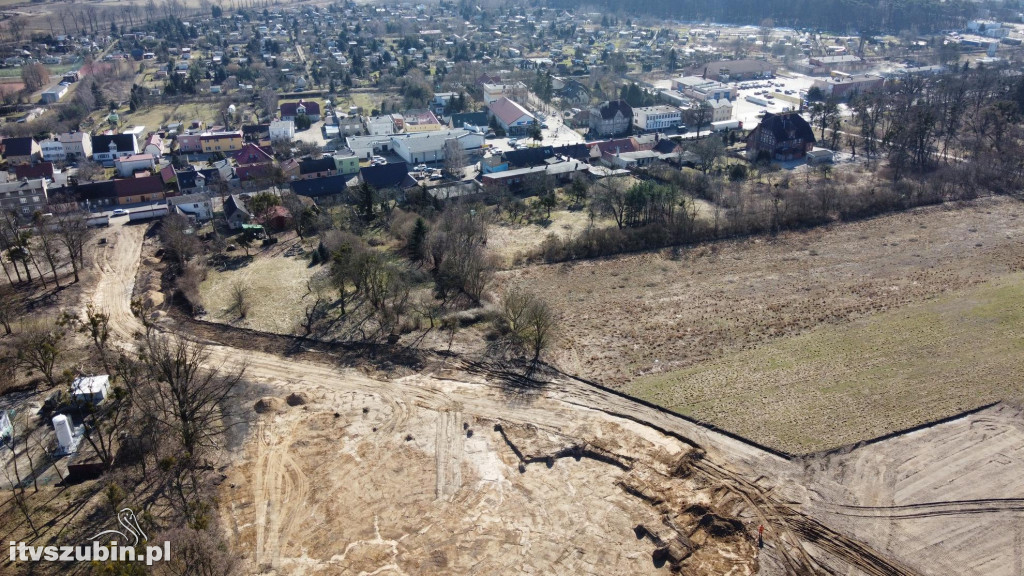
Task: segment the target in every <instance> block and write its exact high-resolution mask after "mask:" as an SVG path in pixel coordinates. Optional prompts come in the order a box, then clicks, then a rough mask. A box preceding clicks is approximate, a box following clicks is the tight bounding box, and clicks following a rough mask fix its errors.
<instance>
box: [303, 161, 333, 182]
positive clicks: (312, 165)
mask: <svg viewBox="0 0 1024 576" xmlns="http://www.w3.org/2000/svg"><path fill="white" fill-rule="evenodd" d="M337 172H338V165H337V163H335V161H334V158H332V157H330V156H323V157H320V158H317V159H313V158H304V159H302V160H300V161H299V175H298V179H299V180H309V179H311V178H323V177H325V176H333V175H334V174H337Z"/></svg>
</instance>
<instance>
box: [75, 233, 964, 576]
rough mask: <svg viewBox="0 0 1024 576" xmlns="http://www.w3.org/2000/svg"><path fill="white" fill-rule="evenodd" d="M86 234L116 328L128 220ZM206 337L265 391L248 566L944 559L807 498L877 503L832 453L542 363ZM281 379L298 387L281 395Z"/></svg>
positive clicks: (902, 563) (847, 569)
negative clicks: (526, 382)
mask: <svg viewBox="0 0 1024 576" xmlns="http://www.w3.org/2000/svg"><path fill="white" fill-rule="evenodd" d="M105 234H107V235H108V236H109V238H110V241H109V245H108V247H107V248H102V249H101V250H102V253H101V254H100V255H99V256H98V257H97V267H98V269H99V272H100V273H101V278H100V281H99V286H98V287H97V289H96V291H95V293H94V295H93V298H92V301H93V303H94V304H95V305H96V306H97V307H99V308H102V309H104V310H106V311H107V312H108V313H109V314H110V317H111V324H112V327H113V329H114V333H115V334H116V335H117V336H118V338H121V339H124V340H128V339H129V338H131V336H132V334H133V333H135V332H136V331H139V330H141V328H142V326H141V324H140V322H139V320H138V319H137V318H135V317H134V316H133V315H132V313H131V307H130V296H131V292H132V286H133V285H134V282H135V278H136V275H137V273H138V270H139V266H140V254H141V247H142V239H143V235H144V228H142V227H139V226H117V225H115V226H113V227H111V228H110V230H109V231H107V232H105ZM210 354H211V358H210V361H211V362H212V363H214V364H223V365H225V366H227V367H234V366H238V365H239V364H243V363H244V364H245V365H246V366H247V374H248V377H249V378H250V379H252V380H254V381H257V382H259V383H260V384H261V385H263V386H265V387H266V388H267V389H269V390H273V391H275V392H274V396H275V397H277V401H276V402H269V403H268V406H271V409H268V410H267V411H265V412H264V413H262V414H259V415H256V414H254V415H253V418H254V420H255V422H254V424H255V425H254V426H253V434H252V437H251V438H249V439H248V441H247V442H246V445H245V449H244V450H243V453H241V454H239V455H238V457H237V459H236V461H235V463H234V464H233V465H232V467H231V470H230V471H229V478H228V480H227V481H226V482H225V484H224V487H223V494H222V502H223V503H224V504H223V506H222V508H221V512H222V515H223V517H224V520H225V523H226V525H227V526H228V527H229V530H230V537H231V541H232V543H233V545H234V546H235V547H236V548H237V549H238V551H239V552H240V554H242V555H243V556H244V557H245V558H246V559H247V561H248V562H249V563H250V564H251V567H252V569H253V571H263V572H273V573H278V574H293V573H318V572H321V571H328V572H330V573H337V574H349V573H351V574H358V573H378V574H382V573H397V574H411V573H452V574H454V573H460V574H461V573H479V574H495V573H544V574H578V573H583V574H640V573H654V572H657V571H659V568H660V566H662V565H664V564H665V563H666V562H668V563H673V564H676V565H677V566H678V567H680V568H681V569H682V570H683V571H684V573H692V574H726V573H728V574H735V575H740V574H755V573H757V574H783V573H792V574H813V573H826V570H840V571H841V572H840V573H844V574H845V573H849V574H860V573H863V574H908V575H909V574H940V573H943V572H942V571H941V570H939V569H936V568H935V566H936V565H935V564H932V563H930V558H928V557H922V556H919V555H907V554H906V553H905V552H901V546H902V545H903V544H905V543H906V541H907V539H908V538H909V537H908V536H904V537H903V538H901V539H895V540H888V541H886V540H883V539H880V538H878V534H879V531H878V530H877V526H876V524H879V523H881V524H884V525H889V524H890V523H892V522H897V520H894V519H893V518H894V517H897V516H899V517H900V518H901V519H900V521H907V522H910V521H913V519H912V518H908V517H907V516H908V515H907V514H905V513H904V512H903V511H902V510H894V511H893V513H892V514H888V515H886V514H885V513H884V511H883V512H879V513H878V515H879V516H882V517H881V518H876V517H869V518H862V519H861V520H863V521H864V522H868V523H871V522H873V523H874V524H872V525H871V526H870V527H869V528H863V527H862V526H865V525H866V524H865V525H860V524H858V525H853V524H851V523H849V522H847V521H846V520H841V521H840V519H841V518H847V517H848V516H841V514H842V513H843V512H844V510H845V509H844V510H838V511H837V510H835V509H828V508H827V506H825V505H819V506H815V505H814V502H815V498H816V497H819V496H820V495H822V494H826V495H830V496H831V497H830V498H829V499H828V502H830V503H832V504H833V505H838V506H844V505H847V506H863V505H866V504H869V505H877V506H890V505H892V504H893V502H891V501H887V500H886V499H882V500H879V501H877V502H866V500H865V498H864V497H863V495H862V494H861V493H860V492H858V491H857V487H854V489H846V488H844V487H843V486H844V485H843V479H842V478H838V479H837V477H834V476H830V475H829V471H830V470H833V468H830V467H828V466H825V465H824V464H823V465H822V466H823V468H822V471H821V472H816V471H815V472H811V471H809V470H810V469H809V468H808V467H807V466H806V463H805V462H792V461H788V460H785V459H783V458H780V457H777V456H773V455H772V454H769V453H767V452H764V451H761V450H758V449H756V448H754V447H752V446H750V445H747V444H745V443H743V442H741V441H739V440H735V439H732V438H729V437H727V436H724V435H722V434H719V433H717V432H714V431H711V430H707V429H704V428H701V427H699V426H697V425H695V424H693V423H690V422H688V421H686V420H683V419H680V418H678V417H675V416H672V415H669V414H666V413H663V412H660V411H658V410H656V409H653V408H649V407H646V406H643V405H640V404H637V403H635V402H632V401H630V400H628V399H626V398H622V397H620V396H616V395H614V394H611V393H609V392H606V391H603V390H600V389H597V388H593V387H589V386H586V385H583V384H580V383H573V384H571V385H569V384H566V383H559V382H555V383H552V384H551V385H549V386H548V387H547V388H545V389H544V390H543V392H542V393H540V394H537V395H535V396H530V397H526V398H523V397H515V396H510V395H509V394H508V393H507V390H506V389H503V388H502V386H500V385H499V384H498V383H496V382H493V381H491V380H489V379H487V378H484V377H482V376H477V375H472V374H467V373H465V372H462V371H454V370H450V369H446V368H444V367H435V368H430V369H428V370H425V371H424V372H423V373H419V374H416V375H413V376H408V377H404V378H398V379H394V380H388V381H382V380H376V379H372V378H369V377H367V376H366V375H364V374H362V373H360V372H358V371H356V370H353V369H348V368H339V367H336V366H332V365H329V364H324V363H317V362H310V361H303V360H297V359H294V358H286V357H278V356H274V355H270V354H264V353H260V352H256V351H251V350H239V349H234V348H230V347H227V346H223V345H219V344H217V343H211V346H210ZM289 394H301V396H302V397H303V398H304V400H303V401H302V402H296V405H294V406H289V405H288V404H286V403H285V402H283V400H281V399H283V398H284V397H285V396H287V395H289ZM698 447H699V448H698ZM904 456H906V454H904ZM818 483H820V484H821V485H822V486H823V488H820V489H819V487H818V486H817V484H818ZM860 488H864V486H861V487H860ZM844 490H845V491H844ZM805 508H806V509H808V510H814V513H815V517H813V518H812V517H810V516H808V515H807V513H806V510H805ZM975 513H976V512H972V514H975ZM869 516H870V515H869ZM825 522H828V523H834V524H835V526H838V528H836V527H829V526H826V525H825ZM759 524H763V525H765V526H766V528H767V531H766V546H765V547H764V548H763V549H761V550H758V549H757V547H756V545H755V536H754V535H755V534H756V530H757V526H758V525H759ZM858 537H862V538H863V540H857V538H858ZM940 545H941V543H940ZM880 550H881V551H880ZM943 563H945V561H943Z"/></svg>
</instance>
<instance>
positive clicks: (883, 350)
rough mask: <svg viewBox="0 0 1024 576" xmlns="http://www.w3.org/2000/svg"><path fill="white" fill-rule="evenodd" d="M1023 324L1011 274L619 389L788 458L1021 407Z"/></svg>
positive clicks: (1020, 280) (1019, 281)
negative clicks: (985, 410) (996, 406)
mask: <svg viewBox="0 0 1024 576" xmlns="http://www.w3.org/2000/svg"><path fill="white" fill-rule="evenodd" d="M1022 322H1024V275H1022V274H1020V273H1017V274H1012V275H1009V276H1006V277H1003V278H1000V279H999V280H994V281H992V282H989V283H985V284H982V285H980V286H976V287H972V288H968V289H966V290H963V291H958V292H955V293H953V294H948V295H945V296H942V297H939V298H936V299H934V300H929V301H927V302H923V303H920V304H914V305H910V306H906V307H901V308H898V309H895V310H891V311H888V312H884V313H882V314H878V315H872V316H868V317H865V318H862V319H859V320H856V321H853V322H851V323H849V324H843V325H831V326H825V327H823V328H820V329H816V330H812V331H810V332H808V333H806V334H801V335H799V336H796V337H793V338H783V339H779V340H776V341H774V342H772V343H770V344H768V345H765V346H761V347H758V348H755V349H753V350H745V351H743V352H739V353H736V354H730V355H727V356H726V357H724V358H722V359H720V360H716V361H713V362H710V363H705V364H700V365H697V366H694V367H691V368H689V369H686V370H681V371H677V372H668V373H665V374H654V375H650V376H645V377H642V378H640V379H638V380H636V381H634V382H632V383H630V384H629V385H628V386H627V387H626V391H627V392H629V393H630V394H632V395H634V396H637V397H639V398H643V399H644V400H648V401H651V402H654V403H656V404H659V405H662V406H665V407H667V408H670V409H672V410H674V411H677V412H680V413H683V414H687V415H690V416H696V417H699V418H701V419H704V420H708V421H711V422H714V423H715V424H716V425H718V426H721V427H723V428H726V429H728V430H731V431H733V432H736V433H738V434H740V435H742V436H744V437H746V438H752V439H756V440H757V441H759V442H766V443H768V444H769V445H772V446H778V447H782V448H784V449H785V450H787V451H790V452H807V451H812V450H820V449H828V448H834V447H837V446H841V445H843V444H847V443H853V442H857V441H860V440H864V439H867V438H874V437H878V436H881V435H884V434H886V433H889V432H892V431H893V430H900V429H907V428H910V427H912V426H916V425H919V424H923V423H926V422H929V421H932V420H935V419H936V418H941V417H943V416H947V415H952V414H956V413H959V412H962V411H965V410H969V409H972V408H976V407H977V406H980V405H984V404H988V403H991V402H997V401H1000V400H1009V401H1020V400H1021V399H1024V386H1022V385H1021V383H1022V382H1024V338H1021V336H1020V326H1021V324H1022ZM866 415H870V417H867V416H866Z"/></svg>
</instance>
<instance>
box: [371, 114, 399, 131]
mask: <svg viewBox="0 0 1024 576" xmlns="http://www.w3.org/2000/svg"><path fill="white" fill-rule="evenodd" d="M363 123H364V124H365V125H366V133H367V134H369V135H370V136H387V135H389V134H394V133H395V120H394V119H393V118H392V117H391V116H389V115H385V116H367V117H366V119H365V120H364V122H363Z"/></svg>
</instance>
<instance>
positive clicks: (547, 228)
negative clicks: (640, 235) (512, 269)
mask: <svg viewBox="0 0 1024 576" xmlns="http://www.w3.org/2000/svg"><path fill="white" fill-rule="evenodd" d="M614 225H615V223H614V221H613V220H611V219H610V218H604V217H601V216H598V217H597V218H596V219H595V220H594V226H597V227H604V226H614ZM588 226H590V217H589V216H588V215H587V211H586V210H552V211H551V220H550V221H544V222H541V223H538V222H531V223H526V224H510V223H509V222H508V221H507V220H503V221H502V222H500V223H498V224H496V225H493V226H491V227H490V228H489V229H488V230H487V248H488V249H489V250H490V251H491V253H493V254H496V255H497V256H498V257H500V258H501V259H502V261H503V262H504V263H505V264H506V265H511V264H512V262H513V261H514V260H515V259H516V257H517V256H520V255H523V254H526V253H528V252H532V251H533V250H535V249H536V248H537V247H538V246H540V245H541V243H542V242H544V238H546V237H547V236H548V235H549V234H556V235H558V236H560V237H562V238H568V237H570V236H576V235H578V234H579V233H580V232H582V231H584V230H586V229H587V227H588Z"/></svg>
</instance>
